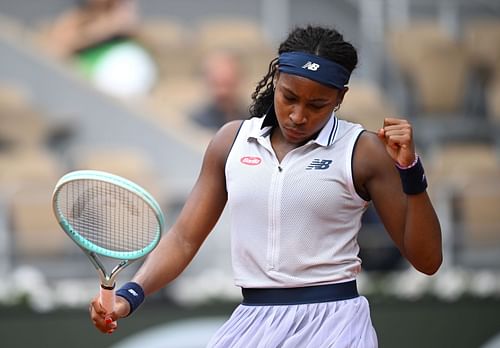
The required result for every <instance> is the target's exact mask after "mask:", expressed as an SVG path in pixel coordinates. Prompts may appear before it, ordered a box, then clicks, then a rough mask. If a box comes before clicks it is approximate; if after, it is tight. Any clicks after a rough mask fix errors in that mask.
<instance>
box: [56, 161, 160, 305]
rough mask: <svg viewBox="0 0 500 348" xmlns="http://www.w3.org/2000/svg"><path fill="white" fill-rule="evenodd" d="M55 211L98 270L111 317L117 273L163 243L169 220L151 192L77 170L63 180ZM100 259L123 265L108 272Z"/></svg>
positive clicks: (58, 187)
mask: <svg viewBox="0 0 500 348" xmlns="http://www.w3.org/2000/svg"><path fill="white" fill-rule="evenodd" d="M52 206H53V210H54V214H55V216H56V218H57V220H58V222H59V224H60V225H61V227H62V229H63V230H64V232H66V234H67V235H68V236H69V237H70V238H71V239H72V240H73V241H74V242H75V243H76V244H77V245H78V246H79V247H80V248H81V249H82V250H83V251H84V252H85V254H87V256H88V257H89V259H90V261H91V262H92V264H93V265H94V267H95V269H96V270H97V272H98V274H99V278H100V281H101V291H100V302H101V305H102V306H103V307H104V309H105V310H106V312H107V313H111V312H112V311H113V310H114V304H115V291H114V287H115V279H116V276H117V274H118V273H119V272H120V271H122V270H123V269H124V268H125V267H127V266H128V265H130V264H131V263H132V262H133V261H136V260H138V259H140V258H142V257H143V256H145V255H147V254H148V253H149V252H151V251H152V250H153V249H154V248H155V247H156V245H157V244H158V242H159V240H160V237H161V233H162V231H163V228H164V225H165V218H164V216H163V213H162V211H161V208H160V206H159V204H158V203H157V202H156V201H155V199H154V198H153V197H152V196H151V195H150V194H149V193H148V192H147V191H146V190H144V189H143V188H141V187H140V186H138V185H137V184H135V183H133V182H131V181H129V180H127V179H125V178H122V177H119V176H117V175H113V174H109V173H106V172H101V171H95V170H78V171H74V172H70V173H68V174H66V175H64V176H63V177H62V178H61V179H59V181H58V182H57V184H56V187H55V189H54V193H53V195H52ZM99 256H105V257H109V258H112V259H117V260H119V262H118V264H117V265H116V266H115V267H114V268H113V269H112V271H111V272H110V273H108V272H107V271H106V269H105V267H104V264H103V263H102V262H101V260H100V259H99Z"/></svg>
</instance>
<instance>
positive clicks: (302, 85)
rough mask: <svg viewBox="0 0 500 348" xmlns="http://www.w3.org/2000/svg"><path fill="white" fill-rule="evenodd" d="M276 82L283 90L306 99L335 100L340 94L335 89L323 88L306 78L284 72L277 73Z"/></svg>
mask: <svg viewBox="0 0 500 348" xmlns="http://www.w3.org/2000/svg"><path fill="white" fill-rule="evenodd" d="M278 82H279V84H280V86H281V87H284V89H285V90H287V91H289V92H292V93H293V94H295V95H296V96H300V97H303V98H306V99H325V100H330V99H336V98H337V96H338V94H339V92H340V91H339V90H338V89H336V88H333V87H328V86H325V85H323V84H321V83H319V82H316V81H313V80H311V79H308V78H307V77H302V76H298V75H292V74H288V73H284V72H280V73H279V76H278Z"/></svg>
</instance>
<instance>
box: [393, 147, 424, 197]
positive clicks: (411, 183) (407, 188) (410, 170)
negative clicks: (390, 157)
mask: <svg viewBox="0 0 500 348" xmlns="http://www.w3.org/2000/svg"><path fill="white" fill-rule="evenodd" d="M396 168H397V169H398V172H399V176H400V178H401V184H402V186H403V192H404V193H406V194H407V195H417V194H419V193H422V192H424V191H425V190H426V189H427V179H426V177H425V172H424V167H423V165H422V162H421V161H420V158H419V157H418V156H416V157H415V161H414V162H413V163H412V164H410V165H409V166H407V167H401V166H400V165H398V164H396Z"/></svg>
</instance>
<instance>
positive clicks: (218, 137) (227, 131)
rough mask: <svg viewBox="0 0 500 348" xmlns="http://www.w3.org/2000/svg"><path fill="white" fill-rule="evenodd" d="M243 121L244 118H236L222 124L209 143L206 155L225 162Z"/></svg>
mask: <svg viewBox="0 0 500 348" xmlns="http://www.w3.org/2000/svg"><path fill="white" fill-rule="evenodd" d="M242 123H243V120H235V121H231V122H228V123H226V124H225V125H224V126H222V127H221V128H220V129H219V130H218V131H217V133H216V134H215V136H214V137H213V138H212V141H211V142H210V144H209V145H208V148H207V153H206V155H207V156H211V157H212V156H213V157H214V159H215V158H216V159H218V160H221V161H223V162H224V163H225V161H226V158H227V156H228V154H229V151H230V150H231V147H232V145H233V142H234V139H235V138H236V135H237V134H238V131H239V129H240V127H241V124H242Z"/></svg>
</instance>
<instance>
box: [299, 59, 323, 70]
mask: <svg viewBox="0 0 500 348" xmlns="http://www.w3.org/2000/svg"><path fill="white" fill-rule="evenodd" d="M302 68H303V69H307V70H312V71H316V70H318V69H319V64H318V63H313V62H311V61H308V62H307V63H306V64H304V65H302Z"/></svg>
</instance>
